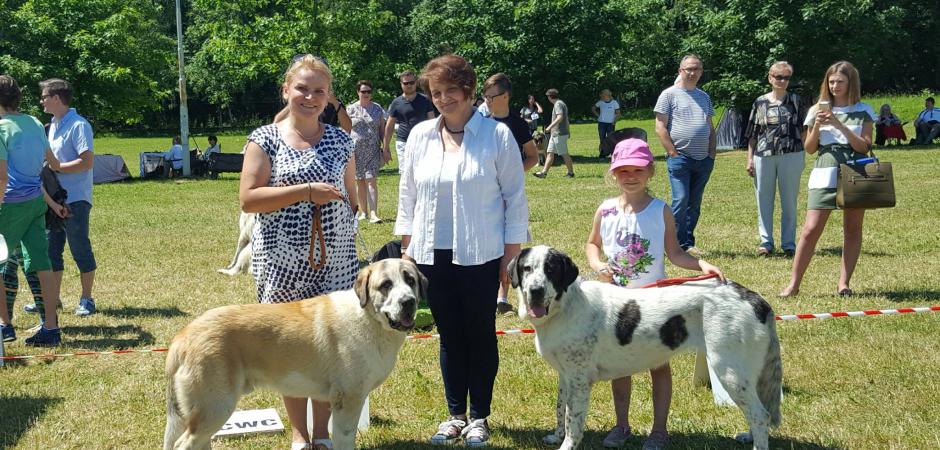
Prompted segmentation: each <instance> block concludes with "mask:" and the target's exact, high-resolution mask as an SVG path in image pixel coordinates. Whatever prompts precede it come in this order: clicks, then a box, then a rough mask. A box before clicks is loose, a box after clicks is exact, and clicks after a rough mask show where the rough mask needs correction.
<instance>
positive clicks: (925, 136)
mask: <svg viewBox="0 0 940 450" xmlns="http://www.w3.org/2000/svg"><path fill="white" fill-rule="evenodd" d="M914 129H915V130H917V137H916V138H914V140H913V141H911V145H926V144H930V143H931V142H933V140H934V139H936V138H937V137H938V136H940V109H938V108H934V101H933V97H927V100H924V110H923V111H921V112H920V114H918V115H917V119H915V120H914Z"/></svg>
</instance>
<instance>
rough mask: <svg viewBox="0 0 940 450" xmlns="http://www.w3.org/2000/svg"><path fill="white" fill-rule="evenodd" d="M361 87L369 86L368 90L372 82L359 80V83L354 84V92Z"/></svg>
mask: <svg viewBox="0 0 940 450" xmlns="http://www.w3.org/2000/svg"><path fill="white" fill-rule="evenodd" d="M363 86H369V89H372V82H371V81H369V80H359V81H357V82H356V90H357V91H358V90H359V88H361V87H363Z"/></svg>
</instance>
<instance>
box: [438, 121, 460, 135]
mask: <svg viewBox="0 0 940 450" xmlns="http://www.w3.org/2000/svg"><path fill="white" fill-rule="evenodd" d="M441 122H444V129H445V130H447V132H448V133H450V134H463V131H464V130H457V131H454V130H451V129H450V127H448V126H447V121H446V120H441Z"/></svg>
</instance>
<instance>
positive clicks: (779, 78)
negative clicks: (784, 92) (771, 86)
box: [773, 75, 790, 81]
mask: <svg viewBox="0 0 940 450" xmlns="http://www.w3.org/2000/svg"><path fill="white" fill-rule="evenodd" d="M773 79H775V80H777V81H790V75H774V76H773Z"/></svg>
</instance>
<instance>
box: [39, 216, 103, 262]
mask: <svg viewBox="0 0 940 450" xmlns="http://www.w3.org/2000/svg"><path fill="white" fill-rule="evenodd" d="M68 207H69V214H71V215H70V216H69V217H68V218H66V219H65V229H64V230H57V231H53V230H48V231H46V236H48V237H49V259H50V260H51V261H52V271H53V272H61V271H63V270H65V262H64V261H63V259H62V254H63V253H64V252H65V243H66V242H68V244H69V251H71V253H72V259H74V260H75V264H76V265H77V266H78V271H79V272H81V273H88V272H92V271H94V270H95V269H97V268H98V265H97V264H96V263H95V253H94V252H93V251H92V250H91V240H90V239H89V238H88V220H89V215H90V213H91V203H88V202H86V201H84V200H80V201H77V202H74V203H69V205H68Z"/></svg>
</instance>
